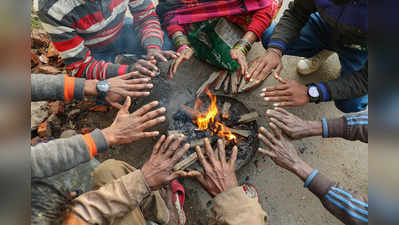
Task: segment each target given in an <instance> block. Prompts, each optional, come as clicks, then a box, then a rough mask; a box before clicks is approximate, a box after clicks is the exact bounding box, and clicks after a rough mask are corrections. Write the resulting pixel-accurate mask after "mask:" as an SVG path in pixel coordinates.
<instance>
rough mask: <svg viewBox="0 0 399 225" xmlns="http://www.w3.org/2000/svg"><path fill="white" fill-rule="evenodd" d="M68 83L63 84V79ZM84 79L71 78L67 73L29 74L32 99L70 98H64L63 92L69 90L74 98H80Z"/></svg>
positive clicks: (82, 92)
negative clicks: (54, 74)
mask: <svg viewBox="0 0 399 225" xmlns="http://www.w3.org/2000/svg"><path fill="white" fill-rule="evenodd" d="M67 79H68V81H71V82H68V84H71V85H67V86H65V81H66V80H67ZM84 86H85V79H83V78H73V77H68V76H67V75H61V74H60V75H56V76H53V75H45V74H32V75H31V98H32V101H53V100H71V99H65V96H64V94H65V93H66V92H68V91H69V92H71V96H73V98H74V99H77V100H81V99H83V96H84Z"/></svg>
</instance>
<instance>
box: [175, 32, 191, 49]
mask: <svg viewBox="0 0 399 225" xmlns="http://www.w3.org/2000/svg"><path fill="white" fill-rule="evenodd" d="M173 41H174V42H175V46H177V47H179V46H183V45H188V44H190V42H189V41H188V38H187V36H186V35H183V34H182V35H178V36H177V37H176V38H175V39H174V40H173Z"/></svg>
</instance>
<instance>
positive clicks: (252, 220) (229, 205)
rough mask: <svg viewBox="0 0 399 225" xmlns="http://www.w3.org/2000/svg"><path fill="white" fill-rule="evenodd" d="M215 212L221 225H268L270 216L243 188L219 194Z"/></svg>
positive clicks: (215, 201)
mask: <svg viewBox="0 0 399 225" xmlns="http://www.w3.org/2000/svg"><path fill="white" fill-rule="evenodd" d="M213 211H214V212H215V214H216V220H217V221H218V224H221V225H242V224H251V225H266V224H268V223H267V219H268V216H267V214H266V212H265V211H264V210H263V209H262V206H261V205H260V204H259V202H258V199H257V198H256V197H255V198H251V197H248V196H247V195H246V194H245V192H244V190H243V187H241V186H240V187H235V188H232V189H230V190H227V191H224V192H222V193H220V194H218V195H217V196H216V197H215V199H214V207H213Z"/></svg>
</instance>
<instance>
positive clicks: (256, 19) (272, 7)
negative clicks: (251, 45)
mask: <svg viewBox="0 0 399 225" xmlns="http://www.w3.org/2000/svg"><path fill="white" fill-rule="evenodd" d="M275 2H276V1H273V3H272V4H269V5H268V6H267V7H266V8H264V9H261V10H258V11H256V12H255V13H254V14H253V15H252V18H251V22H250V23H249V26H248V31H252V32H254V33H255V34H256V36H257V37H258V40H262V35H263V33H264V32H265V30H266V29H267V28H268V27H269V26H270V23H271V22H272V20H273V18H274V16H275V15H276V14H277V12H278V10H279V6H278V5H277V4H275ZM280 6H281V5H280Z"/></svg>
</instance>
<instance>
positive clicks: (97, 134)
mask: <svg viewBox="0 0 399 225" xmlns="http://www.w3.org/2000/svg"><path fill="white" fill-rule="evenodd" d="M83 140H84V141H85V143H86V145H87V148H88V149H89V153H90V158H92V157H94V156H95V155H97V153H101V152H104V151H106V150H107V149H108V143H107V141H106V140H105V137H104V135H103V133H102V132H101V130H99V129H95V130H94V131H92V132H91V133H89V134H85V135H83Z"/></svg>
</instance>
